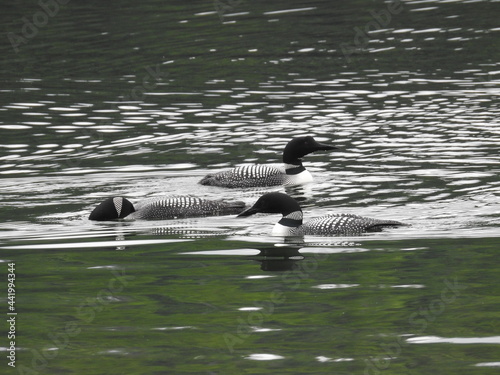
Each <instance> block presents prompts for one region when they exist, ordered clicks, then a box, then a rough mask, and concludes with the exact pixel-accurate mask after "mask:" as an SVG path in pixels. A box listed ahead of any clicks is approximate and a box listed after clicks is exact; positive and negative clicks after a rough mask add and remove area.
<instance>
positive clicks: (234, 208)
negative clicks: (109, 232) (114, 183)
mask: <svg viewBox="0 0 500 375" xmlns="http://www.w3.org/2000/svg"><path fill="white" fill-rule="evenodd" d="M243 208H245V203H243V202H239V201H235V202H227V201H215V200H208V199H201V198H197V197H191V196H170V197H155V198H149V199H146V200H144V201H142V202H139V203H138V204H136V205H135V206H134V205H133V204H132V202H130V201H129V200H128V199H126V198H124V197H113V198H108V199H106V200H105V201H104V202H102V203H101V204H99V205H98V206H97V207H96V208H94V210H93V211H92V212H91V214H90V216H89V220H95V221H108V220H116V219H124V218H126V219H142V220H164V219H176V218H184V217H196V216H216V215H230V214H236V213H238V212H241V210H242V209H243Z"/></svg>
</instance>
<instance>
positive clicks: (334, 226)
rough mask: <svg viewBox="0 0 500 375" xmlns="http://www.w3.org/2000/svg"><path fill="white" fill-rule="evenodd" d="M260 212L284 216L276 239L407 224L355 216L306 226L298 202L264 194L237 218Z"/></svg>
mask: <svg viewBox="0 0 500 375" xmlns="http://www.w3.org/2000/svg"><path fill="white" fill-rule="evenodd" d="M258 212H263V213H280V214H282V215H283V217H282V218H281V220H280V221H278V222H277V223H276V225H275V226H274V228H273V231H272V235H275V236H303V235H314V236H339V235H344V236H350V235H359V234H362V233H365V232H379V231H381V230H382V229H384V228H386V227H397V226H401V225H404V224H403V223H400V222H399V221H395V220H383V219H372V218H368V217H363V216H358V215H352V214H331V215H326V216H322V217H318V218H315V219H312V220H310V221H308V222H306V223H303V222H302V219H303V214H302V209H301V208H300V205H299V204H298V203H297V201H296V200H295V199H293V198H291V197H290V196H288V195H286V194H283V193H267V194H264V195H262V196H261V197H260V198H259V199H258V200H257V202H255V204H254V205H253V206H252V207H250V208H248V209H247V210H245V211H243V212H241V213H240V214H239V215H238V217H242V216H250V215H253V214H255V213H258Z"/></svg>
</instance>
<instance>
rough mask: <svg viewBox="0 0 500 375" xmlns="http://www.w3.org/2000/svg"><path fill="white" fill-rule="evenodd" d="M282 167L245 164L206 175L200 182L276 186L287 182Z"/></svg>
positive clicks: (225, 184) (244, 185)
mask: <svg viewBox="0 0 500 375" xmlns="http://www.w3.org/2000/svg"><path fill="white" fill-rule="evenodd" d="M285 178H286V174H285V172H284V171H283V170H282V169H279V168H277V167H273V166H269V165H260V164H252V165H243V166H241V167H236V168H232V169H228V170H226V171H222V172H218V173H214V174H209V175H207V176H205V177H204V178H203V179H202V180H201V181H200V184H202V185H210V186H222V187H229V188H236V187H252V186H275V185H282V184H283V183H284V182H285Z"/></svg>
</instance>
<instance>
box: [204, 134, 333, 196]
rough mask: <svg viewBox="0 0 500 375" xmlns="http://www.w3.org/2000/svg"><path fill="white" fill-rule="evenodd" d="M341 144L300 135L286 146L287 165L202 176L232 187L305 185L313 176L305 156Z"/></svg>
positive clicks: (208, 181) (246, 167) (248, 167)
mask: <svg viewBox="0 0 500 375" xmlns="http://www.w3.org/2000/svg"><path fill="white" fill-rule="evenodd" d="M335 149H337V147H334V146H330V145H327V144H324V143H319V142H317V141H316V140H315V139H314V138H313V137H311V136H306V137H296V138H293V139H292V140H291V141H290V142H288V144H287V145H286V146H285V149H284V150H283V164H284V169H283V168H279V167H276V166H272V165H265V164H250V165H243V166H241V167H236V168H232V169H228V170H225V171H221V172H218V173H214V174H208V175H206V176H205V177H204V178H202V179H201V180H200V184H202V185H210V186H222V187H228V188H239V187H255V186H275V185H302V184H305V183H308V182H311V181H312V176H311V174H310V173H309V171H307V170H306V169H305V168H304V166H303V165H302V160H301V158H302V157H303V156H305V155H307V154H310V153H312V152H315V151H320V150H323V151H326V150H335Z"/></svg>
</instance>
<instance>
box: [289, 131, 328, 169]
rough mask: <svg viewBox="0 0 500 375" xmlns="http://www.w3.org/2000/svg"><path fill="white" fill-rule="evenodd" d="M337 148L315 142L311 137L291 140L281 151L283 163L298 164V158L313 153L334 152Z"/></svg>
mask: <svg viewBox="0 0 500 375" xmlns="http://www.w3.org/2000/svg"><path fill="white" fill-rule="evenodd" d="M336 149H337V147H335V146H330V145H327V144H325V143H319V142H317V141H316V140H315V139H314V138H313V137H311V136H310V135H308V136H307V137H296V138H293V139H292V140H291V141H290V142H288V144H287V145H286V146H285V149H284V150H283V163H286V164H299V163H300V160H299V159H300V158H301V157H303V156H305V155H307V154H310V153H311V152H315V151H327V150H336Z"/></svg>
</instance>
